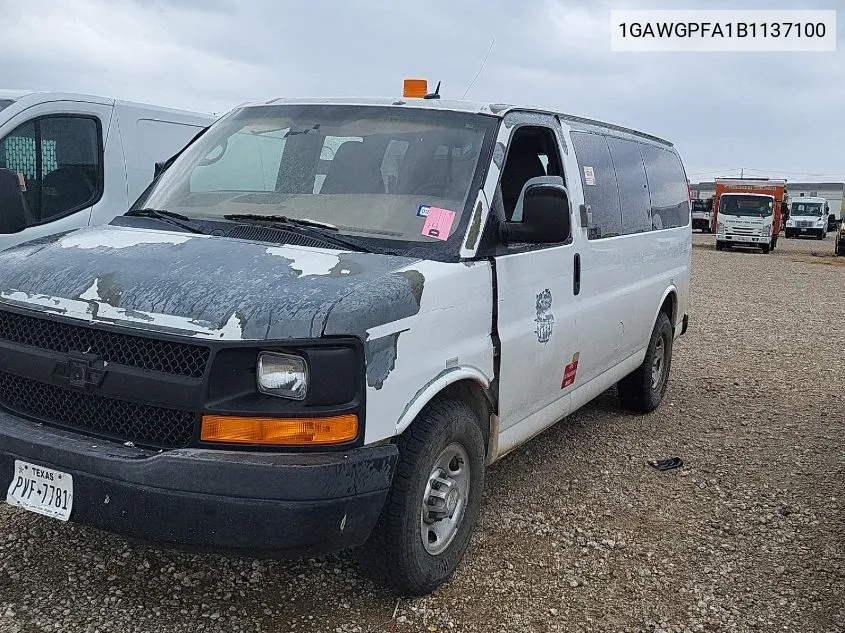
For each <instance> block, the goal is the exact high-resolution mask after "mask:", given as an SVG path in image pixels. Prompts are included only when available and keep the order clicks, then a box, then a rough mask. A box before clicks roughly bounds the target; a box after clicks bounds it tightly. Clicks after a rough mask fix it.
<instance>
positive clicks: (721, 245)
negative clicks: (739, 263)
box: [716, 240, 725, 251]
mask: <svg viewBox="0 0 845 633" xmlns="http://www.w3.org/2000/svg"><path fill="white" fill-rule="evenodd" d="M716 250H717V251H723V250H725V243H724V242H720V241H719V240H716Z"/></svg>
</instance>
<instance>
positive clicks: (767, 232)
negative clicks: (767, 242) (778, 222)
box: [760, 224, 772, 237]
mask: <svg viewBox="0 0 845 633" xmlns="http://www.w3.org/2000/svg"><path fill="white" fill-rule="evenodd" d="M771 234H772V227H771V226H769V225H768V224H767V225H766V226H764V227H763V228H762V229H760V235H762V236H763V237H769V236H770V235H771Z"/></svg>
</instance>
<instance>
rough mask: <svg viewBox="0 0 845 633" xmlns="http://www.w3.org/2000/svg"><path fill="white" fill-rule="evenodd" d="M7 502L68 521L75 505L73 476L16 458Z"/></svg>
mask: <svg viewBox="0 0 845 633" xmlns="http://www.w3.org/2000/svg"><path fill="white" fill-rule="evenodd" d="M6 502H7V503H9V504H10V505H13V506H19V507H21V508H24V509H25V510H29V511H31V512H37V513H38V514H43V515H45V516H48V517H52V518H54V519H59V521H67V520H68V519H69V518H70V511H71V509H72V508H73V476H72V475H69V474H68V473H63V472H61V471H58V470H52V469H50V468H44V467H43V466H37V465H35V464H30V463H28V462H22V461H20V460H17V459H16V460H15V472H14V474H13V476H12V483H11V484H9V491H8V492H7V493H6Z"/></svg>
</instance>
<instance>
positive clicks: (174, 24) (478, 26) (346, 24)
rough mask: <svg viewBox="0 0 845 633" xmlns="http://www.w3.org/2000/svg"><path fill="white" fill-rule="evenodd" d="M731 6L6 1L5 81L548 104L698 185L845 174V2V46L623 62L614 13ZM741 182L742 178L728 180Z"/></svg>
mask: <svg viewBox="0 0 845 633" xmlns="http://www.w3.org/2000/svg"><path fill="white" fill-rule="evenodd" d="M734 4H735V3H733V2H728V1H721V0H717V1H714V0H676V1H664V2H660V1H655V0H651V1H649V0H637V1H630V0H614V1H606V0H593V1H590V2H586V1H583V0H582V1H581V2H578V1H575V0H570V1H567V0H521V1H520V0H484V1H482V0H426V1H422V2H408V1H404V0H353V1H346V0H301V1H297V0H278V1H274V0H28V1H27V2H21V1H20V0H0V16H2V17H0V42H2V53H0V56H2V57H0V87H4V88H31V89H39V90H64V91H72V92H86V93H92V94H98V95H103V96H109V97H118V98H123V99H131V100H135V101H144V102H149V103H155V104H160V105H167V106H171V107H182V108H189V109H197V110H204V111H213V112H220V113H222V112H225V111H227V110H229V109H230V108H232V107H233V106H235V105H237V104H239V103H242V102H244V101H248V100H258V99H266V98H270V97H279V96H296V97H310V96H318V97H327V96H387V97H393V96H397V95H399V94H401V88H402V79H403V78H404V77H412V76H419V77H425V78H428V79H429V80H430V82H433V83H436V81H437V80H442V81H443V88H442V90H441V93H442V94H443V96H444V97H449V98H452V97H454V98H460V97H461V96H462V95H463V93H464V91H465V90H466V88H467V86H468V84H469V83H470V81H471V79H472V77H473V76H474V75H475V74H476V72H477V70H478V68H479V66H480V65H481V62H482V59H483V58H484V55H485V53H486V52H487V49H488V48H489V46H490V42H491V39H492V38H495V44H494V46H493V49H492V52H491V54H490V58H489V60H488V62H487V64H486V67H485V68H484V70H483V72H482V74H481V76H480V77H479V79H478V81H477V82H476V83H475V85H474V86H473V87H472V89H471V90H470V91H469V94H468V95H467V98H469V99H473V100H480V101H488V102H507V103H518V104H533V105H541V106H546V107H550V108H555V109H558V110H562V111H565V112H571V113H574V114H579V115H583V116H588V117H593V118H600V119H604V120H607V121H611V122H614V123H619V124H622V125H627V126H631V127H635V128H637V129H641V130H643V131H647V132H651V133H653V134H656V135H658V136H662V137H664V138H667V139H669V140H671V141H673V142H674V143H675V144H676V145H677V147H678V148H679V150H680V152H681V155H682V157H683V159H684V162H685V163H686V167H687V171H688V172H689V174H690V176H691V179H692V180H693V181H695V180H699V179H706V178H712V176H713V175H716V174H714V173H705V172H714V171H717V170H729V169H731V168H739V167H745V168H747V169H749V170H755V169H756V170H768V171H769V172H771V173H768V172H754V171H747V172H746V174H749V173H756V174H759V175H763V174H766V175H770V176H773V177H777V176H778V175H782V176H784V177H787V178H789V179H790V180H793V181H794V180H800V179H803V178H806V179H811V180H845V4H843V3H842V0H791V1H789V0H786V1H784V0H745V1H744V2H742V8H748V9H772V8H786V9H796V8H806V9H834V8H837V7H838V8H839V9H840V11H839V15H838V18H839V24H838V29H837V30H838V34H837V47H838V49H839V50H838V51H837V52H835V53H780V54H775V53H718V54H717V53H613V52H611V51H610V9H611V8H616V9H625V8H627V9H655V8H670V7H671V8H688V9H693V8H729V7H732V6H733V5H734ZM730 173H734V172H730Z"/></svg>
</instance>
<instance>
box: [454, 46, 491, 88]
mask: <svg viewBox="0 0 845 633" xmlns="http://www.w3.org/2000/svg"><path fill="white" fill-rule="evenodd" d="M495 43H496V38H495V37H494V38H493V39H492V40H490V48H488V49H487V54H486V55H485V56H484V61H482V62H481V68H479V69H478V72H477V73H475V77H473V78H472V81H471V82H469V85H468V86H467V89H466V90H464V96H463V97H461V99H466V97H467V93H469V89H470V88H472V86H473V84H474V83H475V82H476V80H477V79H478V78H479V76H481V71H482V70H484V66H485V65H486V64H487V59H488V58H489V57H490V52H491V51H492V50H493V44H495Z"/></svg>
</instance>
